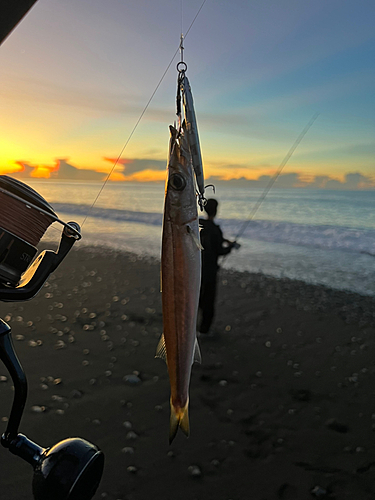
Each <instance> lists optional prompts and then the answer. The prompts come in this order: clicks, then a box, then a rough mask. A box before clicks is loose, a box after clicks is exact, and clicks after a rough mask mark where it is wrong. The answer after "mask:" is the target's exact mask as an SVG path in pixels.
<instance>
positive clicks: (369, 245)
mask: <svg viewBox="0 0 375 500" xmlns="http://www.w3.org/2000/svg"><path fill="white" fill-rule="evenodd" d="M27 184H29V185H30V186H31V187H33V188H34V189H35V190H36V191H38V192H39V193H40V194H41V195H42V196H43V197H44V198H45V199H46V200H47V201H48V202H49V203H50V204H51V205H52V207H53V208H54V209H55V211H56V213H57V214H58V215H59V217H60V218H62V219H63V220H64V221H66V222H68V221H76V222H78V223H79V224H82V222H83V221H84V220H85V218H86V216H87V215H88V217H87V219H86V221H85V222H84V224H83V227H82V240H81V241H80V242H79V245H94V246H108V247H112V248H116V249H121V250H126V251H129V252H133V253H136V254H138V255H144V256H147V255H148V256H153V257H157V258H159V257H160V248H161V228H162V214H163V203H164V185H163V184H162V183H107V184H106V186H105V187H104V189H103V191H102V192H101V194H100V196H99V198H98V200H97V201H96V203H95V205H94V207H93V208H92V209H91V210H90V207H91V205H92V204H93V202H94V200H95V198H96V196H97V195H98V193H99V191H100V189H101V187H102V184H100V183H81V182H67V181H58V182H57V181H51V180H32V181H27ZM262 193H263V189H260V188H251V189H247V188H240V187H230V186H226V185H225V184H223V183H220V185H218V186H217V187H216V193H215V194H213V193H212V191H210V190H208V192H207V196H208V197H215V198H216V199H217V200H218V201H219V211H218V218H217V222H218V224H220V226H221V228H222V230H223V233H224V236H225V237H226V238H228V239H234V238H235V236H236V234H237V233H238V232H239V231H240V230H241V229H242V228H243V227H244V225H245V224H246V228H245V230H244V232H243V235H242V236H241V238H240V239H239V243H240V244H241V248H240V249H239V250H234V251H232V252H231V254H230V255H229V256H228V257H227V258H226V259H224V261H223V262H222V266H223V267H225V268H232V269H236V270H239V271H250V272H260V273H264V274H266V275H268V276H273V277H277V278H280V277H287V278H291V279H298V280H302V281H305V282H307V283H312V284H323V285H326V286H329V287H331V288H336V289H341V290H348V291H353V292H357V293H360V294H363V295H372V296H374V295H375V191H328V190H310V189H280V188H279V189H278V188H273V189H272V190H271V191H270V192H269V194H268V195H267V197H266V198H265V200H264V202H263V203H262V205H261V207H260V209H259V210H258V212H257V213H256V215H255V217H254V219H253V220H251V221H249V222H248V224H247V223H246V221H248V218H249V215H250V212H251V209H252V207H253V206H254V204H255V203H256V202H257V201H258V200H259V198H260V196H261V195H262ZM202 216H203V214H202ZM56 229H57V230H58V231H56ZM59 233H61V229H60V226H59V225H54V226H52V227H51V228H50V229H49V230H48V231H47V233H46V235H45V237H44V239H45V240H47V241H51V242H56V243H57V242H58V240H59V236H60V234H59Z"/></svg>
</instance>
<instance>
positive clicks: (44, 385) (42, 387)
mask: <svg viewBox="0 0 375 500" xmlns="http://www.w3.org/2000/svg"><path fill="white" fill-rule="evenodd" d="M40 388H41V389H43V391H46V390H47V389H48V385H47V384H40Z"/></svg>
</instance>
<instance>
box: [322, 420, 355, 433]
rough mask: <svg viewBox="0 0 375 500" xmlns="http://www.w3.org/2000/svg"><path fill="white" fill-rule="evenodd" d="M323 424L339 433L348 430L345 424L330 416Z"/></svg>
mask: <svg viewBox="0 0 375 500" xmlns="http://www.w3.org/2000/svg"><path fill="white" fill-rule="evenodd" d="M325 426H326V427H328V429H331V430H332V431H336V432H341V433H346V432H348V430H349V428H348V426H347V425H346V424H343V423H341V422H339V421H338V420H336V419H335V418H330V419H329V420H327V421H326V423H325Z"/></svg>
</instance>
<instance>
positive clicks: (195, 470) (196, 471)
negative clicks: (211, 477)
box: [188, 465, 202, 478]
mask: <svg viewBox="0 0 375 500" xmlns="http://www.w3.org/2000/svg"><path fill="white" fill-rule="evenodd" d="M188 472H189V474H190V476H192V477H194V478H198V477H201V475H202V471H201V470H200V468H199V467H198V465H190V466H189V467H188Z"/></svg>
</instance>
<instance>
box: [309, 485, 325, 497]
mask: <svg viewBox="0 0 375 500" xmlns="http://www.w3.org/2000/svg"><path fill="white" fill-rule="evenodd" d="M311 493H312V495H314V496H315V497H317V498H322V497H324V496H325V495H327V490H326V489H325V488H322V487H321V486H318V485H317V486H314V488H313V489H312V490H311Z"/></svg>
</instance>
